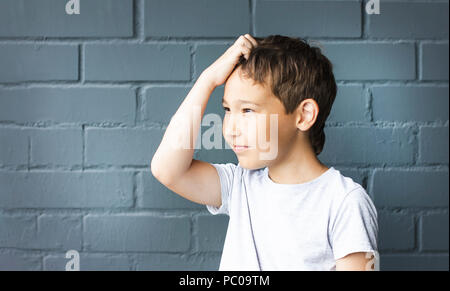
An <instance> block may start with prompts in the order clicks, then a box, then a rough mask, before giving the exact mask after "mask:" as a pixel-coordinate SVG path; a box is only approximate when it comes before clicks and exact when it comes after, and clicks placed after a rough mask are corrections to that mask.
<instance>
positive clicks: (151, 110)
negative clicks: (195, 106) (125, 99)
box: [144, 87, 192, 124]
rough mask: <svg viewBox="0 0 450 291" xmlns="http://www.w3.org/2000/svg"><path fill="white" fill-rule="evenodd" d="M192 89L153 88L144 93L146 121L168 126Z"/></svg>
mask: <svg viewBox="0 0 450 291" xmlns="http://www.w3.org/2000/svg"><path fill="white" fill-rule="evenodd" d="M191 88H192V87H153V88H149V89H147V90H146V91H145V102H144V104H145V113H146V118H145V120H146V121H150V122H160V123H165V124H169V122H170V119H171V118H172V116H173V115H174V114H175V112H176V111H177V109H178V107H180V105H181V103H182V102H183V100H184V99H185V98H186V96H187V94H188V93H189V91H190V90H191Z"/></svg>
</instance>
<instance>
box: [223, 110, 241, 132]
mask: <svg viewBox="0 0 450 291" xmlns="http://www.w3.org/2000/svg"><path fill="white" fill-rule="evenodd" d="M238 123H239V121H238V118H237V116H235V115H234V114H230V115H229V116H228V120H227V121H226V122H225V123H224V135H226V136H229V137H234V136H239V135H240V134H241V131H240V129H239V126H238Z"/></svg>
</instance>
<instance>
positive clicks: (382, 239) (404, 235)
mask: <svg viewBox="0 0 450 291" xmlns="http://www.w3.org/2000/svg"><path fill="white" fill-rule="evenodd" d="M378 223H379V225H380V229H379V239H378V240H379V246H378V249H379V250H380V251H385V250H402V251H404V250H412V249H414V247H415V242H414V241H415V231H414V217H413V216H412V215H410V214H402V213H398V214H397V213H386V212H380V215H379V221H378Z"/></svg>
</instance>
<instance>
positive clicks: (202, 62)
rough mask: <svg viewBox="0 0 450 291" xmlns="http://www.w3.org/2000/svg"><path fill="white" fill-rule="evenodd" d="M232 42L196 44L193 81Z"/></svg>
mask: <svg viewBox="0 0 450 291" xmlns="http://www.w3.org/2000/svg"><path fill="white" fill-rule="evenodd" d="M233 43H234V42H231V43H227V44H198V45H197V49H196V52H195V57H194V67H195V75H194V77H195V79H197V78H198V77H199V76H200V74H201V73H202V72H203V71H204V70H205V69H206V68H208V67H209V66H210V65H212V64H213V63H214V62H215V61H216V60H217V59H218V58H219V57H220V56H221V55H223V54H224V53H225V51H226V50H227V49H228V48H229V47H230V46H231V45H232V44H233Z"/></svg>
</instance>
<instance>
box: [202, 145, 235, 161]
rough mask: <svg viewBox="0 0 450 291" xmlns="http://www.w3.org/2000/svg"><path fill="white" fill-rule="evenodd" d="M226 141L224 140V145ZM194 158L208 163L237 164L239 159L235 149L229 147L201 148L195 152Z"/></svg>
mask: <svg viewBox="0 0 450 291" xmlns="http://www.w3.org/2000/svg"><path fill="white" fill-rule="evenodd" d="M224 144H225V142H223V141H222V147H223V145H224ZM194 159H197V160H201V161H204V162H208V163H228V162H229V163H233V164H235V165H237V163H238V159H237V156H236V154H235V153H234V152H233V150H229V149H214V148H213V149H209V150H207V149H199V150H197V151H196V152H195V153H194Z"/></svg>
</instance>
